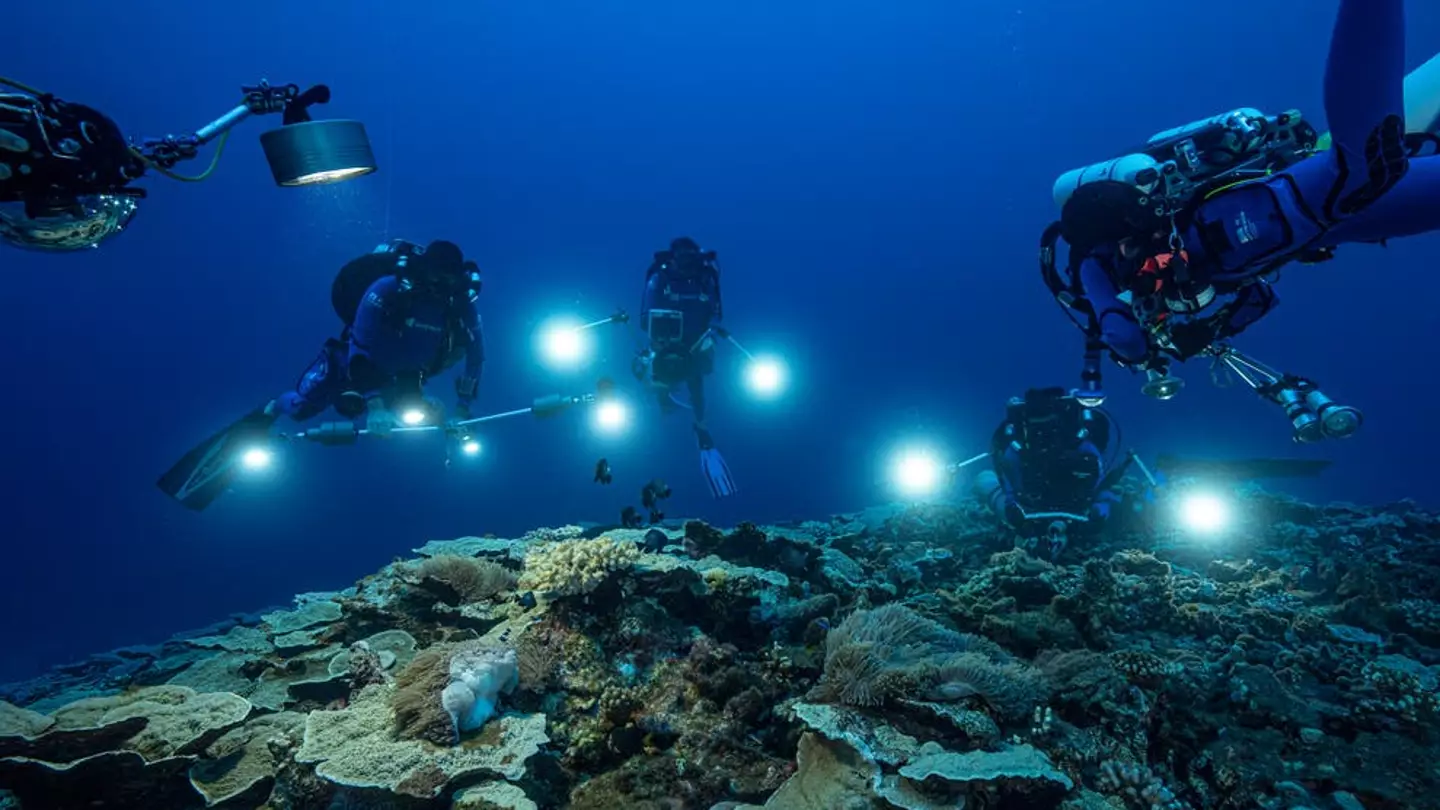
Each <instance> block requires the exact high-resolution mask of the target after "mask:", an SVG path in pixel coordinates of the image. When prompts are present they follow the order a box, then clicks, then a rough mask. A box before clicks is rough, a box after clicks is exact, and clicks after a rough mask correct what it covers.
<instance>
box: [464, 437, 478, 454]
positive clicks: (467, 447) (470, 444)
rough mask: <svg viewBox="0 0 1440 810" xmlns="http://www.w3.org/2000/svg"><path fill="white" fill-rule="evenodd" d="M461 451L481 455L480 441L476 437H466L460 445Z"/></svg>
mask: <svg viewBox="0 0 1440 810" xmlns="http://www.w3.org/2000/svg"><path fill="white" fill-rule="evenodd" d="M460 452H462V453H464V454H465V455H467V456H478V455H480V442H477V441H475V440H474V439H466V440H465V441H464V442H462V443H461V445H460Z"/></svg>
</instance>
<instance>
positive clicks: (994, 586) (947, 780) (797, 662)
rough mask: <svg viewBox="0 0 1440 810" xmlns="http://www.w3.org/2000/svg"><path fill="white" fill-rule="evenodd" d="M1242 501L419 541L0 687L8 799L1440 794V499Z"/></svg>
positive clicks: (689, 804)
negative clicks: (279, 603)
mask: <svg viewBox="0 0 1440 810" xmlns="http://www.w3.org/2000/svg"><path fill="white" fill-rule="evenodd" d="M1237 497H1239V498H1240V499H1241V500H1242V502H1243V503H1242V505H1241V507H1240V508H1239V509H1238V511H1239V512H1240V513H1241V514H1243V515H1244V516H1245V518H1244V520H1243V522H1242V523H1241V524H1240V525H1239V526H1238V527H1237V528H1235V529H1234V530H1233V531H1232V532H1231V533H1230V534H1229V535H1228V536H1226V537H1224V538H1223V539H1222V540H1220V541H1218V542H1215V543H1211V544H1200V543H1196V542H1191V541H1188V540H1187V539H1186V538H1185V537H1184V536H1183V535H1181V534H1179V533H1177V532H1176V531H1175V530H1173V529H1172V528H1170V527H1167V526H1165V525H1164V524H1163V522H1161V520H1160V519H1159V518H1157V517H1155V516H1154V515H1153V514H1152V515H1147V516H1124V517H1123V518H1122V519H1121V520H1120V521H1119V522H1118V523H1117V524H1116V525H1114V526H1112V527H1111V530H1110V531H1108V532H1107V533H1106V534H1104V535H1103V536H1101V537H1099V538H1096V539H1095V540H1093V541H1092V542H1090V543H1088V544H1084V545H1076V546H1074V547H1072V548H1067V549H1066V550H1065V553H1064V556H1062V557H1061V558H1060V559H1058V560H1055V561H1046V560H1041V559H1037V558H1035V557H1033V556H1031V555H1030V554H1029V553H1028V552H1027V551H1025V550H1024V549H1016V548H1014V547H1013V542H1012V541H1010V540H1009V539H1007V538H1006V537H1005V536H1004V535H1002V534H1000V533H998V532H997V531H995V530H994V528H993V526H992V524H991V523H990V521H989V519H988V517H987V516H986V515H985V514H984V513H983V512H982V511H980V510H979V509H977V508H976V507H975V506H974V505H972V504H959V505H926V506H912V507H904V508H901V507H894V508H885V509H872V510H868V511H866V512H864V513H860V514H856V515H845V516H839V517H835V518H832V519H830V520H828V521H810V522H806V523H803V524H799V525H795V526H754V525H750V524H742V525H741V526H739V527H737V528H735V529H733V530H730V531H725V530H721V529H717V528H715V527H711V526H707V525H705V524H703V523H700V522H693V521H692V522H689V523H685V524H683V525H681V524H667V525H665V526H660V527H655V528H651V529H649V530H648V531H640V530H617V531H609V532H600V531H595V530H586V529H583V528H580V527H573V526H572V527H563V528H561V529H544V530H537V531H534V532H531V533H529V534H527V535H526V536H525V537H522V538H518V539H513V540H512V539H504V538H495V537H466V538H460V539H458V540H451V541H434V542H431V543H429V544H427V545H426V546H424V547H423V548H421V549H417V550H416V554H417V555H418V556H417V557H416V558H415V559H412V560H398V561H396V562H395V563H393V564H391V565H389V566H386V567H385V568H384V569H383V570H381V571H379V572H377V573H376V574H374V575H372V576H369V577H366V578H365V579H363V580H361V581H360V582H358V583H356V584H355V586H354V587H351V588H347V589H345V590H343V591H339V592H336V593H324V594H305V595H302V596H301V597H297V599H296V602H295V604H294V605H293V606H292V607H290V608H287V609H283V610H272V611H268V612H264V613H260V614H256V615H247V616H235V617H232V618H231V619H229V620H227V621H226V622H223V623H221V624H218V625H214V626H211V627H207V628H203V629H200V630H197V631H196V632H193V633H187V634H183V635H181V636H178V637H176V638H174V639H171V640H169V641H166V642H164V643H162V644H159V645H155V646H150V647H131V648H126V649H122V650H116V651H113V652H111V653H106V654H103V655H97V656H94V657H92V658H90V659H87V660H86V661H82V662H78V663H76V664H72V665H67V666H64V667H59V668H57V669H56V670H54V671H53V672H51V673H48V674H47V675H45V676H43V677H40V678H37V679H35V680H33V681H29V682H26V683H20V684H11V685H8V686H5V687H0V807H12V808H24V810H37V808H69V807H105V808H167V809H169V808H174V809H175V810H185V808H202V807H224V808H245V807H253V808H269V810H338V809H339V808H406V809H407V810H409V809H412V808H456V809H457V810H495V809H496V808H513V809H514V810H548V809H549V808H574V809H575V810H599V809H600V808H605V809H606V810H610V809H611V808H633V809H634V810H742V809H743V808H778V809H779V810H844V809H846V808H855V809H856V810H861V809H862V808H863V809H865V810H884V809H885V808H902V810H920V809H921V808H924V809H925V810H942V809H943V808H1065V809H1066V810H1091V809H1093V810H1127V809H1128V810H1178V809H1179V808H1186V809H1191V810H1198V809H1199V808H1217V809H1218V810H1241V809H1242V808H1263V809H1265V810H1270V809H1271V808H1274V809H1275V810H1282V809H1288V810H1353V808H1361V807H1364V808H1370V810H1391V809H1393V810H1401V808H1404V809H1405V810H1413V809H1414V808H1440V769H1437V768H1436V766H1435V764H1434V759H1435V758H1434V756H1433V752H1434V751H1435V750H1436V734H1437V732H1440V691H1437V690H1440V544H1437V543H1436V541H1437V539H1440V536H1437V534H1440V519H1437V517H1436V516H1435V515H1432V514H1430V513H1426V512H1424V511H1421V510H1419V509H1417V508H1415V507H1414V506H1413V505H1411V504H1404V503H1402V504H1394V505H1390V506H1386V507H1383V508H1378V509H1364V508H1360V507H1355V506H1348V505H1332V506H1324V507H1322V506H1314V505H1310V504H1305V503H1301V502H1298V501H1295V500H1293V499H1289V498H1285V497H1280V496H1277V495H1273V494H1269V493H1266V492H1263V491H1260V490H1257V489H1244V490H1242V491H1240V493H1239V494H1238V495H1237Z"/></svg>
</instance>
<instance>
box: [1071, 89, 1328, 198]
mask: <svg viewBox="0 0 1440 810" xmlns="http://www.w3.org/2000/svg"><path fill="white" fill-rule="evenodd" d="M1299 121H1300V115H1299V113H1296V112H1289V113H1285V114H1283V115H1279V116H1269V117H1267V116H1266V115H1265V114H1264V113H1262V112H1261V111H1259V110H1257V109H1255V108H1254V107H1240V108H1237V109H1234V110H1230V111H1229V112H1225V113H1221V114H1220V115H1213V116H1210V117H1209V118H1204V119H1201V120H1199V121H1193V122H1191V123H1189V124H1186V125H1184V126H1180V127H1175V128H1173V129H1167V130H1165V131H1163V132H1157V133H1155V134H1154V135H1152V136H1150V138H1149V139H1148V140H1146V141H1145V145H1144V146H1142V147H1141V148H1140V149H1138V150H1136V151H1134V152H1132V153H1130V154H1127V155H1122V156H1120V157H1117V158H1111V159H1110V160H1105V161H1101V162H1099V163H1095V164H1092V165H1089V166H1085V167H1082V168H1079V169H1071V170H1070V171H1068V172H1066V173H1064V174H1062V175H1060V177H1059V179H1057V180H1056V181H1055V186H1054V188H1053V190H1052V196H1053V197H1054V200H1055V206H1056V207H1057V208H1063V207H1064V205H1065V202H1066V201H1067V200H1069V199H1070V196H1071V195H1072V194H1074V193H1075V190H1076V189H1078V188H1080V187H1081V186H1083V185H1085V184H1086V183H1094V182H1096V181H1100V180H1118V181H1120V182H1124V183H1130V184H1132V185H1134V186H1136V187H1137V188H1139V189H1140V190H1141V191H1143V192H1144V193H1146V194H1148V195H1158V196H1160V197H1162V198H1164V199H1165V200H1167V201H1168V202H1170V203H1172V204H1177V203H1179V202H1180V201H1181V200H1183V199H1184V198H1185V197H1186V196H1187V195H1188V193H1189V191H1190V190H1191V189H1193V188H1194V187H1195V186H1196V185H1197V184H1199V183H1201V182H1204V181H1206V180H1209V179H1212V178H1213V177H1215V176H1216V175H1218V174H1221V173H1223V172H1225V171H1227V170H1229V169H1231V168H1234V167H1236V166H1237V165H1240V164H1243V163H1245V162H1247V161H1250V160H1253V159H1255V158H1257V157H1261V156H1264V155H1266V154H1267V153H1268V152H1271V151H1275V150H1277V149H1282V148H1284V145H1286V144H1292V143H1294V140H1293V139H1291V138H1289V137H1274V136H1275V135H1276V134H1277V133H1281V134H1282V135H1283V131H1285V130H1287V129H1289V128H1293V127H1295V126H1297V125H1298V124H1299Z"/></svg>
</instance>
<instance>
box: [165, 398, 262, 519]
mask: <svg viewBox="0 0 1440 810" xmlns="http://www.w3.org/2000/svg"><path fill="white" fill-rule="evenodd" d="M275 418H276V417H275V416H274V415H273V414H267V413H266V412H265V407H264V406H261V407H259V408H256V409H255V410H253V411H251V412H250V413H247V414H245V415H244V416H242V417H240V419H239V420H238V421H236V422H235V424H233V425H231V426H229V427H227V428H225V429H224V430H222V431H220V432H219V433H216V434H215V435H214V436H211V437H210V438H208V439H206V440H205V441H203V442H201V443H200V444H199V445H197V446H196V447H195V449H193V450H191V451H190V452H188V453H186V454H185V455H184V456H183V457H182V458H181V459H180V460H179V461H177V462H175V466H173V467H171V468H170V469H169V471H167V472H166V473H165V474H164V475H162V476H160V480H159V481H156V482H155V483H156V485H157V486H159V487H160V489H161V491H163V492H164V493H165V494H166V495H169V496H170V497H172V498H174V499H175V500H177V501H179V502H180V503H181V505H182V506H184V507H185V508H187V509H193V510H195V511H196V512H199V511H201V510H202V509H204V508H205V507H207V506H209V505H210V504H211V503H212V502H214V500H215V499H216V498H218V497H220V495H221V494H222V493H224V492H225V490H226V488H227V487H229V486H230V481H231V480H232V479H233V478H234V477H235V474H236V472H237V471H238V470H237V468H236V462H237V461H239V459H240V455H241V454H242V453H244V452H245V451H246V450H248V449H250V445H251V444H252V443H254V442H258V441H264V440H265V439H266V438H267V436H268V435H269V432H270V426H271V425H274V424H275Z"/></svg>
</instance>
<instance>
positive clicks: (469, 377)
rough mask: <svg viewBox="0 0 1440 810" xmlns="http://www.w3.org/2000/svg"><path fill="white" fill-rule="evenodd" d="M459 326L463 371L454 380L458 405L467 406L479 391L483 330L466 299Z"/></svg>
mask: <svg viewBox="0 0 1440 810" xmlns="http://www.w3.org/2000/svg"><path fill="white" fill-rule="evenodd" d="M459 321H460V328H461V329H463V330H464V335H463V337H464V340H465V371H464V373H462V374H461V375H460V378H459V379H457V380H456V381H455V393H456V394H457V395H458V396H459V398H460V405H461V407H463V408H468V407H469V406H470V403H471V402H473V401H474V400H475V395H476V394H478V393H479V391H480V371H481V369H482V368H483V367H484V365H485V330H484V328H483V327H482V326H481V323H480V314H479V313H477V312H476V311H475V305H474V304H473V303H471V302H469V301H466V302H465V303H464V304H463V305H462V306H461V308H460V317H459Z"/></svg>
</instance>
